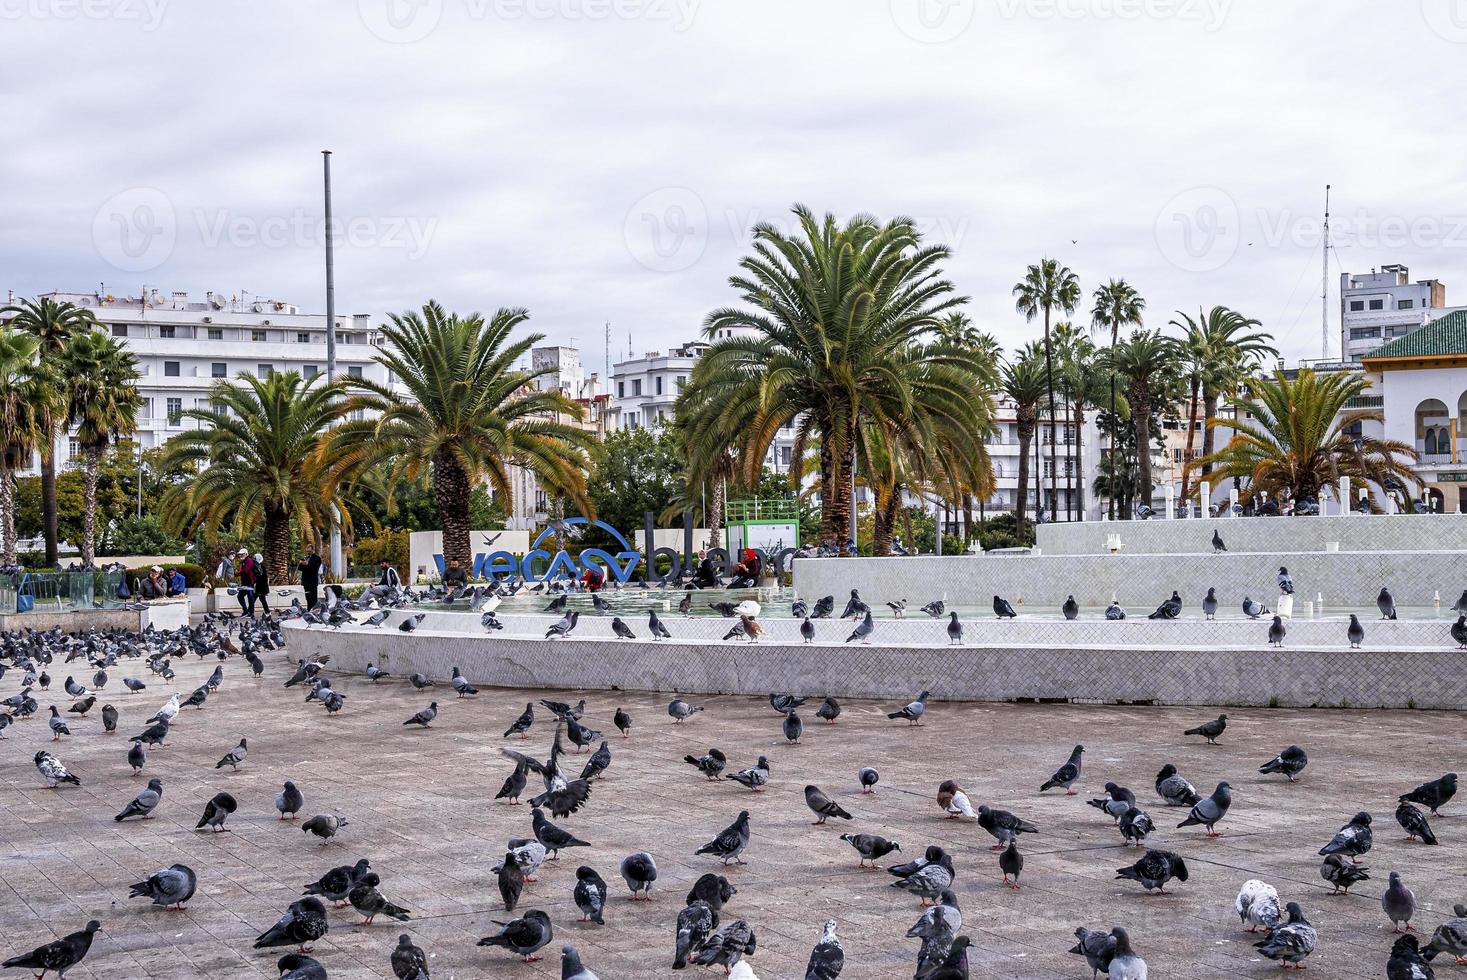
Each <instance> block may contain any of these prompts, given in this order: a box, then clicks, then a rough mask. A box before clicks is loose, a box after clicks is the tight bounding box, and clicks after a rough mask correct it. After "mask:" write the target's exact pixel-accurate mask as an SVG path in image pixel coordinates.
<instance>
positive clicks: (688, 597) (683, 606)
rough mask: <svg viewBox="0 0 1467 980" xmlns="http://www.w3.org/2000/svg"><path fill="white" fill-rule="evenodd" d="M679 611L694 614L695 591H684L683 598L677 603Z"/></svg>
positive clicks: (684, 613) (686, 614)
mask: <svg viewBox="0 0 1467 980" xmlns="http://www.w3.org/2000/svg"><path fill="white" fill-rule="evenodd" d="M677 611H678V612H680V613H682V614H683V615H684V616H691V615H693V593H691V592H687V593H684V595H683V597H682V599H681V600H680V601H679V602H678V604H677Z"/></svg>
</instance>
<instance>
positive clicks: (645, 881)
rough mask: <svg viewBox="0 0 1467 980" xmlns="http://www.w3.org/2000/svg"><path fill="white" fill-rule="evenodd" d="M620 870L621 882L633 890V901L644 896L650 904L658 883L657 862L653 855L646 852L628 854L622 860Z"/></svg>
mask: <svg viewBox="0 0 1467 980" xmlns="http://www.w3.org/2000/svg"><path fill="white" fill-rule="evenodd" d="M620 870H621V880H622V881H624V882H626V883H627V888H629V889H631V892H632V901H634V902H635V901H637V896H638V895H643V896H646V899H647V901H649V902H650V901H651V900H652V885H653V883H654V882H656V881H657V862H656V861H654V860H652V855H650V854H648V853H647V852H646V851H638V852H637V853H636V854H628V855H627V856H626V857H624V858H622V860H621V868H620Z"/></svg>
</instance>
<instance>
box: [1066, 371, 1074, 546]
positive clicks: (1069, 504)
mask: <svg viewBox="0 0 1467 980" xmlns="http://www.w3.org/2000/svg"><path fill="white" fill-rule="evenodd" d="M1074 420H1075V398H1074V395H1073V394H1072V393H1071V392H1068V391H1067V392H1065V436H1066V438H1067V439H1068V437H1069V434H1070V426H1071V425H1072V424H1074ZM1065 516H1066V517H1067V518H1068V519H1069V520H1072V521H1073V520H1074V519H1075V471H1074V469H1073V468H1072V467H1071V466H1070V443H1069V442H1068V441H1067V442H1066V443H1065Z"/></svg>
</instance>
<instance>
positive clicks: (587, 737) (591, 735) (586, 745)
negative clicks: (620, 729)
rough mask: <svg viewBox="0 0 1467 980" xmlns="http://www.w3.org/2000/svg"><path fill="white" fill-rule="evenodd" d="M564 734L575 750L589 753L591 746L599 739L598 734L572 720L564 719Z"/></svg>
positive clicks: (599, 734) (599, 735)
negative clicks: (583, 750)
mask: <svg viewBox="0 0 1467 980" xmlns="http://www.w3.org/2000/svg"><path fill="white" fill-rule="evenodd" d="M565 733H566V735H567V736H569V738H570V740H571V743H572V744H573V745H575V747H576V748H578V749H585V750H586V751H587V752H589V751H591V745H592V744H593V743H595V742H596V741H598V740H600V738H601V733H600V732H598V731H596V730H595V729H592V728H587V727H586V726H585V725H582V724H581V723H580V722H578V721H576V720H575V719H574V718H567V719H565Z"/></svg>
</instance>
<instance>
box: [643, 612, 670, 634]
mask: <svg viewBox="0 0 1467 980" xmlns="http://www.w3.org/2000/svg"><path fill="white" fill-rule="evenodd" d="M647 632H649V633H651V634H652V639H654V640H670V639H672V634H671V633H669V632H668V631H667V627H666V626H663V625H662V620H660V619H658V618H657V610H655V609H649V610H647Z"/></svg>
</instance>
